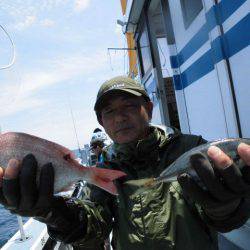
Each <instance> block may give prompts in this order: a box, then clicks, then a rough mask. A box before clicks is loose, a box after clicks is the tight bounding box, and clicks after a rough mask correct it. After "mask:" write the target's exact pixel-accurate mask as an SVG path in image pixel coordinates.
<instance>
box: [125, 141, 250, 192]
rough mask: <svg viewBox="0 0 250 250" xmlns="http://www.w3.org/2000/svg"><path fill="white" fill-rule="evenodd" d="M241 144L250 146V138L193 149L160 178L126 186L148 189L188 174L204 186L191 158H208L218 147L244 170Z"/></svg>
mask: <svg viewBox="0 0 250 250" xmlns="http://www.w3.org/2000/svg"><path fill="white" fill-rule="evenodd" d="M240 143H245V144H247V145H250V139H249V138H243V139H242V138H236V139H223V140H218V141H213V142H208V143H206V144H202V145H200V146H198V147H195V148H192V149H191V150H189V151H187V152H186V153H184V154H183V155H181V156H180V157H179V158H178V159H176V160H175V161H174V162H173V163H172V164H170V165H169V166H168V167H167V168H166V169H165V170H164V171H163V172H162V173H161V174H160V175H159V176H158V177H156V178H145V179H139V180H129V181H127V182H126V183H125V184H128V185H132V186H137V187H143V188H147V187H152V186H154V185H155V184H157V183H159V182H172V181H176V180H177V177H178V176H179V175H181V174H183V173H187V174H189V175H191V176H192V177H193V178H194V179H196V181H197V182H198V184H199V185H201V186H203V184H202V183H201V181H200V180H199V177H198V176H197V174H196V172H195V170H194V169H193V168H192V166H191V163H190V156H191V155H194V154H196V153H202V154H204V155H205V156H208V154H207V151H208V148H209V147H210V146H216V147H218V148H220V149H221V150H222V151H223V152H224V153H225V154H227V155H228V156H229V157H230V158H231V159H232V160H233V161H234V162H235V163H236V164H237V166H238V167H239V168H242V167H243V166H244V163H243V162H242V160H241V159H240V157H239V155H238V152H237V148H238V146H239V144H240ZM208 158H209V157H208Z"/></svg>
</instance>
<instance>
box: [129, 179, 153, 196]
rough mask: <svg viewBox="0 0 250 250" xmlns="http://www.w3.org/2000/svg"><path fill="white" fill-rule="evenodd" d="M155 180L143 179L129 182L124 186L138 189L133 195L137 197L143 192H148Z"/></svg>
mask: <svg viewBox="0 0 250 250" xmlns="http://www.w3.org/2000/svg"><path fill="white" fill-rule="evenodd" d="M156 183H157V180H156V179H155V178H145V179H139V180H129V181H126V182H125V183H124V184H125V185H129V186H134V187H137V188H138V189H137V190H136V191H135V193H134V195H139V194H141V193H143V192H145V191H148V190H149V189H150V188H152V187H153V186H155V184H156Z"/></svg>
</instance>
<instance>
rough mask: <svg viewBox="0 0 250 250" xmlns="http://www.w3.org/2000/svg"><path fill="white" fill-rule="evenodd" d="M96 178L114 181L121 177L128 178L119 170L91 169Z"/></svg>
mask: <svg viewBox="0 0 250 250" xmlns="http://www.w3.org/2000/svg"><path fill="white" fill-rule="evenodd" d="M89 169H90V170H91V172H92V174H93V175H94V176H98V177H100V178H101V179H103V180H108V181H114V180H116V179H118V178H120V177H123V176H126V175H127V174H125V173H124V172H122V171H119V170H112V169H106V168H97V167H90V168H89Z"/></svg>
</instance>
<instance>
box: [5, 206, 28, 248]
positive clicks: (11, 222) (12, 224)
mask: <svg viewBox="0 0 250 250" xmlns="http://www.w3.org/2000/svg"><path fill="white" fill-rule="evenodd" d="M23 221H24V222H25V221H27V218H24V219H23ZM17 230H18V223H17V217H16V216H15V215H13V214H11V213H10V212H9V211H8V210H6V209H4V208H3V207H2V206H1V205H0V248H1V247H2V246H3V245H4V244H5V243H6V242H7V240H8V239H9V238H10V237H11V236H13V235H14V234H15V233H16V231H17Z"/></svg>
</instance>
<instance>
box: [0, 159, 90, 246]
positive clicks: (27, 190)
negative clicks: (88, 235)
mask: <svg viewBox="0 0 250 250" xmlns="http://www.w3.org/2000/svg"><path fill="white" fill-rule="evenodd" d="M37 165H38V164H37V161H36V159H35V157H34V156H33V155H32V154H29V155H27V156H25V157H24V159H23V161H22V162H21V163H19V162H18V161H17V160H15V159H11V160H10V161H9V163H8V166H7V168H6V169H5V171H4V170H3V169H2V168H1V167H0V204H2V205H3V206H4V207H5V208H6V209H8V210H10V211H11V212H12V213H14V214H19V215H21V216H27V217H34V218H35V219H37V220H39V221H41V222H44V223H46V224H47V225H48V226H49V229H50V231H53V232H54V234H56V239H57V240H60V241H64V242H66V243H69V242H72V241H74V240H75V239H77V238H80V237H83V236H84V234H85V232H86V221H87V217H86V214H85V211H84V209H82V207H81V206H79V205H78V204H77V201H75V200H74V199H70V198H69V199H64V198H63V197H59V196H54V194H53V193H54V169H53V166H52V164H51V163H48V164H45V165H44V166H42V168H41V171H40V175H39V182H38V183H39V184H38V185H37V171H38V167H37Z"/></svg>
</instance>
